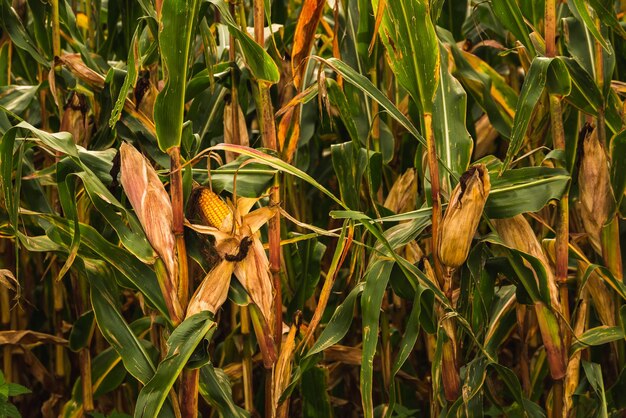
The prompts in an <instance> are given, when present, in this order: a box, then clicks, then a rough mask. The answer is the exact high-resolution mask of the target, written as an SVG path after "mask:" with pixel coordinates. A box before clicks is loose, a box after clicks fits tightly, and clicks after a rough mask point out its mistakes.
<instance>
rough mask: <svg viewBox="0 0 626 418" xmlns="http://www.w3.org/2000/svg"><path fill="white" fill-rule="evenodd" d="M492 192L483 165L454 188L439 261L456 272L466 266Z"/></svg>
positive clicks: (441, 232) (442, 228)
mask: <svg viewBox="0 0 626 418" xmlns="http://www.w3.org/2000/svg"><path fill="white" fill-rule="evenodd" d="M490 190H491V182H490V180H489V172H488V171H487V167H485V165H484V164H478V165H475V166H472V167H470V169H469V170H467V171H466V172H465V173H464V174H463V175H462V176H461V179H460V181H459V184H457V186H456V187H455V188H454V191H453V192H452V196H451V197H450V203H449V204H448V208H447V209H446V212H445V214H444V215H443V220H442V221H441V225H440V227H439V248H438V257H439V260H440V261H441V262H442V263H443V264H444V265H445V266H446V267H448V268H450V269H455V268H457V267H459V266H460V265H461V264H463V263H464V262H465V259H466V258H467V255H468V254H469V250H470V246H471V243H472V239H473V238H474V234H476V229H477V228H478V223H479V222H480V219H481V216H482V213H483V208H484V207H485V202H487V197H488V196H489V191H490Z"/></svg>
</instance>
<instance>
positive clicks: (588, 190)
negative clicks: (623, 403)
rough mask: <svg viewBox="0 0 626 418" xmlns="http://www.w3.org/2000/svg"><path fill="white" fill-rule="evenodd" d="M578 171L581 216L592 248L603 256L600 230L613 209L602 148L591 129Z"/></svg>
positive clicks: (582, 148) (607, 168) (606, 164)
mask: <svg viewBox="0 0 626 418" xmlns="http://www.w3.org/2000/svg"><path fill="white" fill-rule="evenodd" d="M579 148H580V149H581V154H582V155H581V157H580V168H579V170H578V188H579V192H580V216H581V218H582V221H583V225H584V227H585V231H586V232H587V234H588V235H589V241H590V242H591V245H592V246H593V248H594V249H595V250H596V251H597V252H598V253H602V248H601V244H600V231H601V229H602V227H603V226H604V224H605V223H606V221H607V219H608V217H609V215H610V213H611V212H612V211H613V207H614V206H615V198H614V197H613V189H612V188H611V181H610V177H609V164H608V159H607V157H606V153H605V151H604V147H603V146H602V144H600V141H599V140H598V135H597V131H596V130H595V129H594V130H592V131H591V132H590V133H588V134H586V135H584V138H583V140H582V144H581V145H579Z"/></svg>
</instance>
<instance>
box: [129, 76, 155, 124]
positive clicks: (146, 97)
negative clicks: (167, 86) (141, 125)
mask: <svg viewBox="0 0 626 418" xmlns="http://www.w3.org/2000/svg"><path fill="white" fill-rule="evenodd" d="M158 94H159V90H158V89H157V88H156V86H155V85H154V83H153V82H152V80H150V71H148V70H145V71H143V72H142V74H141V77H140V78H139V79H138V80H137V84H136V85H135V90H134V92H133V95H134V96H135V109H136V110H139V111H140V112H142V113H143V114H144V115H146V116H147V117H148V118H149V119H150V120H152V121H153V120H154V102H155V100H156V97H157V95H158Z"/></svg>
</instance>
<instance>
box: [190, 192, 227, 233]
mask: <svg viewBox="0 0 626 418" xmlns="http://www.w3.org/2000/svg"><path fill="white" fill-rule="evenodd" d="M196 205H197V208H198V212H199V214H200V216H201V217H202V219H203V220H204V221H205V222H206V223H207V224H209V225H211V226H213V227H215V228H220V227H221V226H222V223H223V222H224V219H226V217H227V216H228V215H229V214H230V209H229V208H228V206H227V205H226V202H224V201H223V200H222V199H221V198H220V197H219V196H218V195H216V194H215V193H213V192H212V191H211V189H209V188H208V187H201V188H200V190H199V191H198V195H197V199H196Z"/></svg>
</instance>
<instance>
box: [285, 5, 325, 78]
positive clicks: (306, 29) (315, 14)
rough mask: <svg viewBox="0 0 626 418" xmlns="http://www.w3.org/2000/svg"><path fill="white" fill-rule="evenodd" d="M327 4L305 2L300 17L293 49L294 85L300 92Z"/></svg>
mask: <svg viewBox="0 0 626 418" xmlns="http://www.w3.org/2000/svg"><path fill="white" fill-rule="evenodd" d="M325 4H326V1H325V0H304V4H303V5H302V11H301V12H300V16H299V17H298V23H297V24H296V31H295V33H294V36H293V47H292V49H291V68H292V72H293V83H294V85H295V86H296V89H297V90H300V87H301V83H302V76H303V74H304V70H305V68H306V62H305V60H306V57H307V56H308V55H309V52H310V51H311V46H312V45H313V40H314V39H315V31H316V30H317V26H318V25H319V23H320V19H321V18H322V11H323V10H324V5H325Z"/></svg>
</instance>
